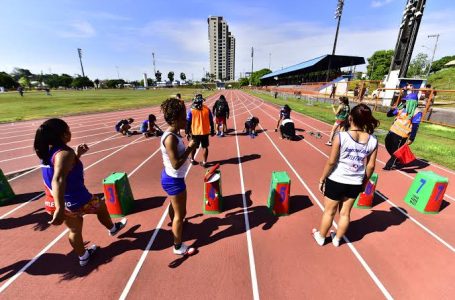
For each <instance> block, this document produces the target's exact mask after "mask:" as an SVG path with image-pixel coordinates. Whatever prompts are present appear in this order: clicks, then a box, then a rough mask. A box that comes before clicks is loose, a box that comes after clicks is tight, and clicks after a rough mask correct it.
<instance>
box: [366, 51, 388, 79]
mask: <svg viewBox="0 0 455 300" xmlns="http://www.w3.org/2000/svg"><path fill="white" fill-rule="evenodd" d="M393 53H394V51H393V50H378V51H376V52H375V53H373V55H372V56H371V57H370V58H368V59H367V60H368V66H367V74H368V76H369V78H370V80H382V78H384V75H386V74H388V73H389V69H390V64H391V63H392V57H393Z"/></svg>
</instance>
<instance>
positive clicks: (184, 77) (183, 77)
mask: <svg viewBox="0 0 455 300" xmlns="http://www.w3.org/2000/svg"><path fill="white" fill-rule="evenodd" d="M180 79H181V80H182V81H185V80H186V75H185V73H183V72H182V73H180Z"/></svg>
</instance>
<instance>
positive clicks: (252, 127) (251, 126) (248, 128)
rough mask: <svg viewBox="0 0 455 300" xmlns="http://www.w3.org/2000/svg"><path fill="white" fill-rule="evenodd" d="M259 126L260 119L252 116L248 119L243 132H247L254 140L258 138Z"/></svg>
mask: <svg viewBox="0 0 455 300" xmlns="http://www.w3.org/2000/svg"><path fill="white" fill-rule="evenodd" d="M258 125H259V119H258V118H256V117H253V116H251V117H249V118H248V119H246V121H245V128H244V129H243V132H245V133H246V134H247V135H249V136H250V137H251V138H253V139H254V137H255V136H257V133H256V127H257V126H258Z"/></svg>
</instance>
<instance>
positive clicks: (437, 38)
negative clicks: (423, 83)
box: [426, 33, 439, 79]
mask: <svg viewBox="0 0 455 300" xmlns="http://www.w3.org/2000/svg"><path fill="white" fill-rule="evenodd" d="M432 37H435V38H436V42H435V43H434V48H433V55H432V56H431V60H430V66H429V67H428V71H427V76H426V78H427V79H428V76H429V75H430V70H431V65H432V64H433V60H434V55H435V53H436V48H437V47H438V40H439V33H438V34H430V35H429V36H428V38H432Z"/></svg>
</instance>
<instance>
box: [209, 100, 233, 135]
mask: <svg viewBox="0 0 455 300" xmlns="http://www.w3.org/2000/svg"><path fill="white" fill-rule="evenodd" d="M212 111H213V113H214V115H215V123H216V135H217V136H224V134H225V133H226V131H227V126H226V119H229V105H228V103H227V101H226V97H224V95H221V96H220V98H219V99H218V100H216V102H215V104H214V105H213V109H212ZM220 126H221V127H222V130H220Z"/></svg>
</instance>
